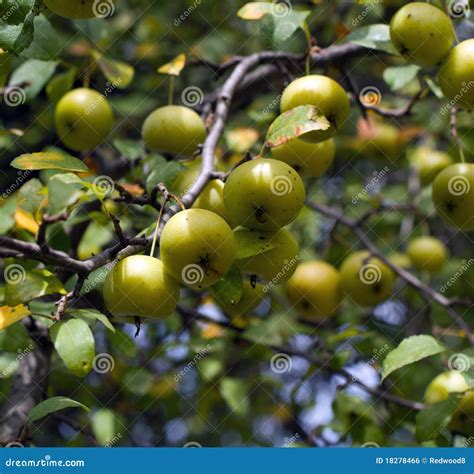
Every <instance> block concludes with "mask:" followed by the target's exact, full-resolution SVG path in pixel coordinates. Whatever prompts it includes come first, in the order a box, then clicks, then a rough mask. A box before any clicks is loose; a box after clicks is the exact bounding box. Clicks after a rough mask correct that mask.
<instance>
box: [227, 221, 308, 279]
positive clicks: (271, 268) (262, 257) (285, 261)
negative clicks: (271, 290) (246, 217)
mask: <svg viewBox="0 0 474 474" xmlns="http://www.w3.org/2000/svg"><path fill="white" fill-rule="evenodd" d="M255 233H256V234H257V235H258V238H259V240H260V241H261V242H262V244H264V243H265V242H269V243H272V244H274V245H276V246H275V247H273V248H271V249H270V250H267V251H266V252H263V253H259V254H258V255H254V256H252V257H248V258H244V259H241V260H237V261H236V265H237V266H238V267H239V269H240V270H241V271H242V273H244V274H247V275H257V276H259V277H261V278H263V279H264V280H267V281H269V282H271V284H272V285H278V284H280V283H283V282H285V281H286V280H288V279H289V278H290V277H291V275H293V273H294V271H295V270H296V264H297V263H298V260H299V255H298V252H299V246H298V243H297V242H296V240H295V239H294V238H293V236H292V235H291V234H290V232H288V231H287V230H286V229H280V230H279V231H278V232H276V233H273V232H257V231H255Z"/></svg>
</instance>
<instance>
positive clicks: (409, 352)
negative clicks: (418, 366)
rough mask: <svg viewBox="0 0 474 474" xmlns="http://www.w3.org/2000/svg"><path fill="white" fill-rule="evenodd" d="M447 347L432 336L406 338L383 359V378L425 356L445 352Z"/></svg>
mask: <svg viewBox="0 0 474 474" xmlns="http://www.w3.org/2000/svg"><path fill="white" fill-rule="evenodd" d="M445 350H446V347H444V346H443V345H441V344H440V343H439V342H438V341H437V340H436V339H434V338H433V337H431V336H427V335H421V336H411V337H408V338H406V339H404V340H403V341H402V342H401V343H400V344H399V346H398V347H396V348H395V349H394V350H393V351H391V352H389V353H388V354H387V357H385V359H384V361H383V370H382V380H383V379H385V378H386V377H388V376H389V375H390V374H391V373H392V372H394V371H395V370H397V369H399V368H401V367H404V366H405V365H408V364H413V362H417V361H419V360H421V359H424V358H425V357H429V356H432V355H435V354H440V353H441V352H444V351H445Z"/></svg>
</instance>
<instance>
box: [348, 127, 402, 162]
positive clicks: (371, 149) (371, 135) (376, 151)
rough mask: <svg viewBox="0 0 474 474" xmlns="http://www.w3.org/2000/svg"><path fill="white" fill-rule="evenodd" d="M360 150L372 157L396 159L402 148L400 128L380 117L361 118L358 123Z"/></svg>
mask: <svg viewBox="0 0 474 474" xmlns="http://www.w3.org/2000/svg"><path fill="white" fill-rule="evenodd" d="M357 132H358V133H357V139H356V143H357V145H358V151H360V153H361V155H363V156H366V155H370V156H371V157H372V158H382V159H384V158H388V159H396V158H398V157H399V155H400V152H401V150H402V145H403V140H402V138H401V134H400V129H398V128H397V127H395V126H394V125H392V124H390V123H386V122H382V121H381V120H378V119H370V120H365V119H360V120H359V121H358V123H357Z"/></svg>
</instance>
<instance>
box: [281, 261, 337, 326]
mask: <svg viewBox="0 0 474 474" xmlns="http://www.w3.org/2000/svg"><path fill="white" fill-rule="evenodd" d="M286 294H287V296H288V299H289V300H290V302H291V304H292V305H293V306H294V307H295V308H296V309H297V310H298V311H299V313H301V314H302V315H303V316H306V317H308V318H311V319H316V320H322V319H324V318H326V317H328V316H331V315H333V314H334V313H335V312H336V311H337V310H338V308H339V306H340V305H341V302H342V288H341V276H340V275H339V272H338V271H337V270H336V269H335V268H334V267H333V266H332V265H330V264H329V263H326V262H322V261H317V260H313V261H309V262H304V263H301V264H300V265H298V267H297V268H296V271H295V273H294V274H293V276H292V277H291V278H290V279H289V280H288V282H287V283H286Z"/></svg>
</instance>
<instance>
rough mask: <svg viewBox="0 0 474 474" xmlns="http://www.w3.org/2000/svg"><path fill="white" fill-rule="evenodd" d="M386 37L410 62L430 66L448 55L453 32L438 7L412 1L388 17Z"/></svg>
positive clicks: (448, 20) (446, 18)
mask: <svg viewBox="0 0 474 474" xmlns="http://www.w3.org/2000/svg"><path fill="white" fill-rule="evenodd" d="M390 37H391V39H392V43H393V45H394V46H395V48H396V49H397V51H398V52H399V53H400V54H401V55H402V56H404V57H405V58H407V59H408V60H409V61H410V62H412V63H415V64H418V65H420V66H434V65H435V64H438V63H440V62H441V61H442V60H443V58H444V57H445V56H446V55H447V54H448V52H449V50H450V48H451V46H452V45H453V41H454V32H453V27H452V25H451V21H450V19H449V17H448V16H447V15H446V14H445V13H444V12H443V11H442V10H440V9H439V8H437V7H434V6H433V5H429V4H428V3H422V2H412V3H408V4H407V5H404V6H403V7H402V8H400V10H398V11H397V13H395V15H394V16H393V17H392V20H391V22H390Z"/></svg>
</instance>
